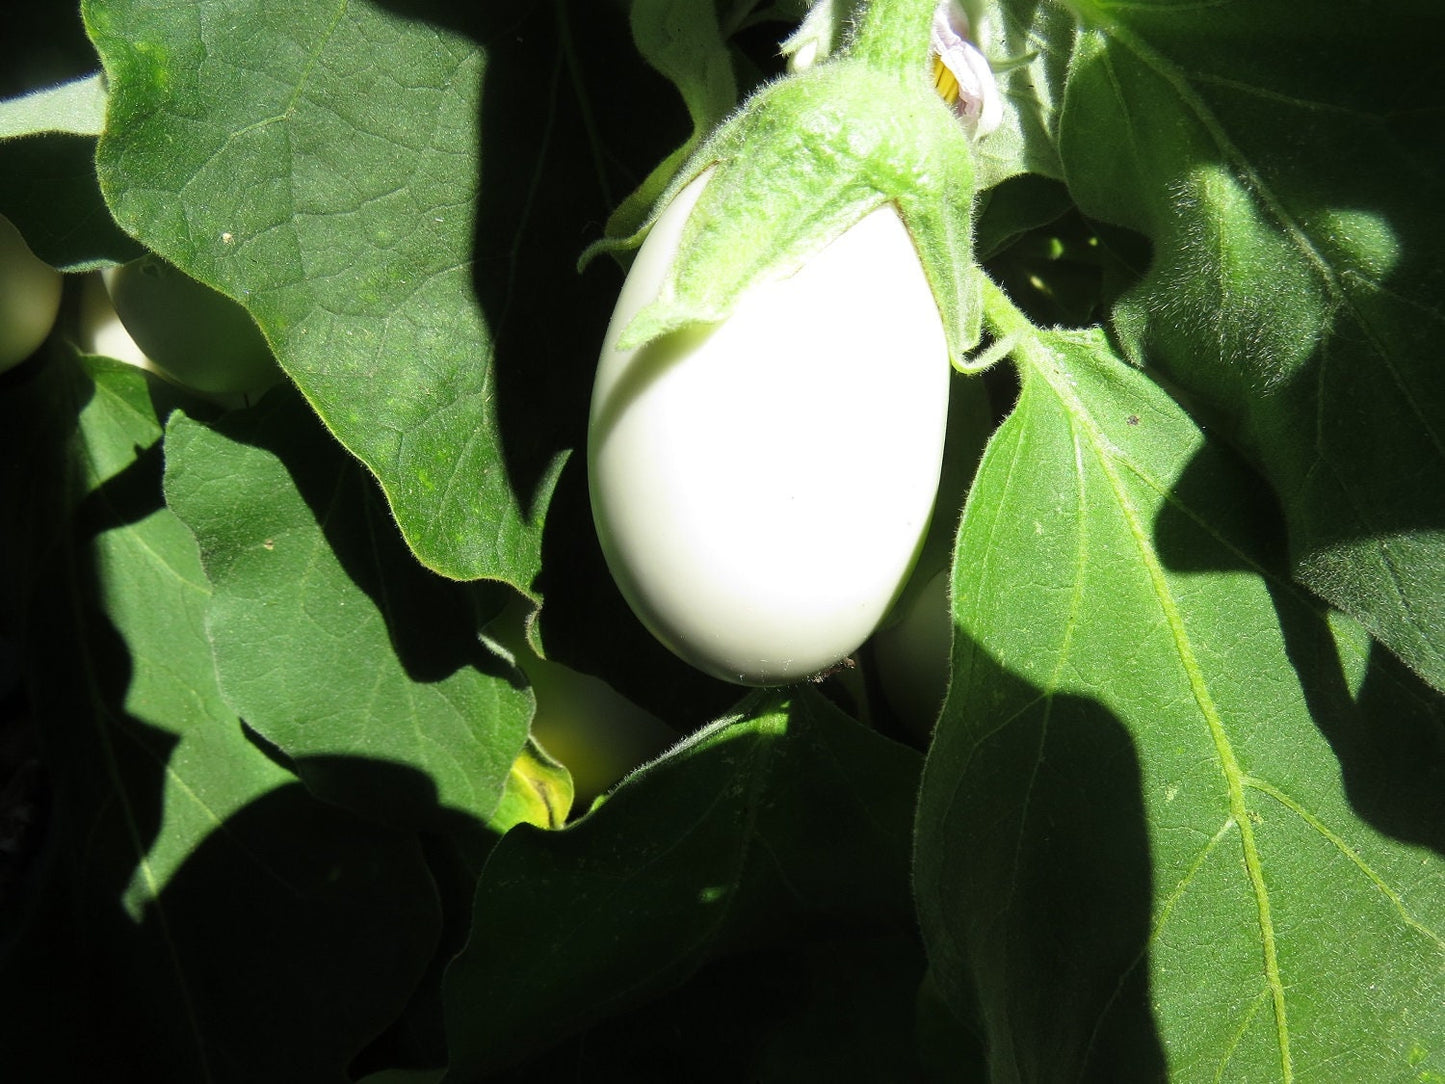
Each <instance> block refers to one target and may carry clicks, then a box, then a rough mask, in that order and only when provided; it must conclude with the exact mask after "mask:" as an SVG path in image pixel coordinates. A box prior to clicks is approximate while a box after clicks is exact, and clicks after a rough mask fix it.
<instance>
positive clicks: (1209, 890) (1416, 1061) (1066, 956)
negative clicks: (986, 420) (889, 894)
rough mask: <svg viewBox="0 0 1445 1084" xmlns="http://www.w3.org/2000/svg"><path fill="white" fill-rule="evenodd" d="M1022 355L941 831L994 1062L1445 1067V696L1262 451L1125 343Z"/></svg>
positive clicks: (1292, 1071)
mask: <svg viewBox="0 0 1445 1084" xmlns="http://www.w3.org/2000/svg"><path fill="white" fill-rule="evenodd" d="M1021 353H1022V355H1023V357H1024V360H1025V367H1024V372H1023V391H1022V395H1021V398H1020V401H1019V403H1018V406H1017V408H1016V410H1015V411H1014V413H1013V414H1012V415H1011V416H1010V418H1009V419H1008V420H1007V422H1006V423H1005V424H1004V426H1003V428H1002V429H1001V430H1000V431H999V433H998V434H997V435H996V437H995V439H994V441H993V443H992V444H991V446H990V448H989V450H988V452H987V454H986V456H985V459H984V463H983V465H982V467H981V469H980V474H979V477H978V480H977V481H976V482H975V485H974V489H973V492H972V494H971V495H970V499H969V503H968V507H967V510H966V512H965V516H964V522H963V525H962V528H961V531H960V535H959V543H958V552H957V558H956V564H955V575H954V584H953V593H954V619H955V625H956V630H955V644H954V658H953V675H954V676H953V685H952V688H951V690H950V693H949V698H948V701H947V703H946V705H945V709H944V713H943V717H942V720H941V721H940V723H939V726H938V730H937V732H936V738H935V743H934V746H933V748H932V749H931V751H930V753H929V757H928V762H927V765H926V768H925V772H924V779H923V787H922V793H921V796H920V803H919V812H918V823H917V831H918V834H917V856H916V863H917V864H916V887H917V892H918V898H919V907H920V915H921V921H922V925H923V930H924V934H925V939H926V941H927V942H928V945H929V952H930V960H931V961H932V963H933V966H934V968H935V974H936V977H937V979H938V982H939V986H940V988H941V989H942V990H943V992H944V993H945V994H946V995H947V997H948V998H949V1001H950V1003H951V1004H952V1006H953V1008H954V1010H955V1012H957V1013H958V1014H959V1015H960V1016H967V1015H970V1014H973V1015H976V1017H977V1019H978V1020H979V1021H980V1026H981V1027H982V1029H983V1031H984V1033H985V1035H986V1037H987V1045H988V1048H989V1050H990V1058H991V1061H992V1077H993V1079H1023V1080H1047V1079H1078V1078H1080V1077H1089V1078H1091V1079H1110V1080H1143V1079H1157V1078H1160V1077H1162V1076H1164V1075H1166V1072H1167V1075H1168V1078H1169V1079H1171V1080H1179V1081H1188V1080H1219V1079H1229V1080H1246V1079H1247V1080H1280V1081H1288V1080H1318V1079H1337V1080H1393V1079H1405V1078H1407V1077H1408V1078H1410V1079H1415V1078H1416V1077H1415V1074H1416V1073H1418V1072H1425V1071H1434V1072H1439V1071H1441V1070H1442V1069H1445V1043H1441V1042H1440V1036H1441V1035H1445V1003H1442V1001H1441V999H1440V996H1439V994H1440V988H1441V987H1440V981H1441V975H1442V964H1445V857H1442V856H1445V833H1442V830H1441V825H1445V788H1442V786H1441V783H1442V781H1445V741H1442V740H1441V739H1442V733H1445V730H1442V727H1445V703H1442V701H1441V698H1440V697H1439V696H1438V695H1435V694H1433V693H1431V691H1430V690H1428V689H1427V688H1426V687H1424V686H1423V685H1421V684H1420V683H1419V682H1418V681H1416V680H1415V679H1414V678H1413V677H1412V676H1411V675H1409V673H1408V671H1406V670H1404V668H1403V667H1400V666H1399V665H1398V664H1396V663H1394V661H1393V660H1392V659H1391V658H1390V656H1388V655H1387V654H1384V653H1383V652H1378V651H1375V652H1371V650H1370V649H1369V647H1368V646H1367V645H1368V640H1367V639H1364V637H1363V635H1362V634H1357V635H1356V636H1354V637H1349V636H1344V637H1343V638H1337V637H1336V635H1335V632H1334V629H1333V628H1332V625H1331V623H1330V622H1329V621H1327V620H1326V617H1325V614H1324V613H1322V609H1323V608H1322V607H1321V606H1320V605H1319V604H1318V603H1316V602H1314V601H1313V600H1312V599H1310V598H1309V597H1308V596H1306V595H1304V594H1303V593H1302V592H1301V591H1299V590H1298V589H1297V588H1295V587H1294V586H1293V585H1291V584H1290V583H1289V582H1288V580H1287V579H1285V578H1284V577H1283V576H1282V575H1281V574H1280V573H1279V572H1278V571H1277V570H1276V566H1277V565H1278V556H1277V554H1276V553H1275V552H1274V551H1273V547H1272V545H1271V542H1270V540H1271V539H1272V538H1273V537H1274V534H1273V531H1272V528H1274V516H1273V514H1272V509H1271V506H1270V505H1269V504H1268V502H1266V501H1261V500H1259V498H1258V496H1257V490H1256V489H1255V488H1254V487H1252V486H1251V476H1250V474H1249V473H1248V472H1247V470H1245V469H1244V468H1243V466H1242V465H1241V464H1240V463H1239V462H1238V461H1237V460H1236V459H1235V458H1234V457H1233V456H1232V455H1230V454H1229V453H1227V452H1225V451H1222V450H1221V449H1220V447H1219V446H1217V445H1216V444H1214V443H1212V442H1209V441H1207V440H1206V439H1205V437H1204V434H1203V433H1202V432H1201V431H1200V430H1199V429H1198V428H1197V427H1196V426H1195V425H1194V424H1193V423H1192V422H1191V421H1190V419H1189V418H1188V417H1187V416H1186V415H1185V414H1184V413H1183V412H1182V411H1181V410H1180V409H1179V407H1178V406H1177V405H1176V404H1175V403H1174V402H1173V401H1172V400H1171V399H1170V398H1169V397H1168V396H1166V395H1165V394H1164V393H1163V392H1162V391H1160V390H1159V389H1158V387H1157V386H1155V385H1153V384H1152V383H1151V382H1150V381H1149V380H1148V378H1147V377H1145V376H1144V375H1143V374H1141V373H1139V372H1138V371H1137V370H1133V369H1130V368H1129V367H1128V366H1126V365H1125V364H1124V363H1123V362H1121V361H1120V360H1118V359H1117V358H1116V357H1115V356H1114V355H1113V354H1112V353H1111V351H1110V348H1109V347H1108V345H1107V343H1106V341H1105V339H1104V337H1103V336H1102V334H1100V333H1097V332H1090V333H1079V334H1066V333H1056V334H1051V335H1047V336H1041V337H1039V338H1038V339H1036V340H1033V341H1031V342H1029V343H1027V344H1025V345H1023V346H1022V347H1021ZM1021 600H1023V603H1024V605H1026V610H1027V616H1026V617H1023V616H1021V611H1020V609H1019V605H1020V602H1021ZM1336 624H1338V622H1336ZM1341 628H1343V629H1344V630H1345V632H1346V633H1347V632H1348V627H1347V625H1345V626H1341ZM1356 628H1357V626H1356ZM1362 640H1363V642H1364V644H1365V645H1366V646H1363V647H1362V646H1361V641H1362ZM1420 1079H1424V1078H1423V1077H1421V1078H1420Z"/></svg>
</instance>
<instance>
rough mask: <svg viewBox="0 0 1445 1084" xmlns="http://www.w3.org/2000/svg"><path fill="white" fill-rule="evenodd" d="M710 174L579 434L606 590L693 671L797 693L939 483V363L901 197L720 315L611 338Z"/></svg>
mask: <svg viewBox="0 0 1445 1084" xmlns="http://www.w3.org/2000/svg"><path fill="white" fill-rule="evenodd" d="M707 178H708V174H706V173H705V174H703V175H702V177H700V178H698V180H696V181H694V182H693V183H692V184H691V185H689V186H688V187H687V188H685V189H683V190H682V192H681V193H680V194H679V195H678V196H677V198H676V199H675V200H674V201H673V203H672V204H671V205H670V206H669V207H668V208H667V209H666V210H665V211H664V212H663V214H662V215H661V217H659V219H658V220H657V222H656V224H655V225H654V226H653V228H652V231H651V233H650V234H649V235H648V237H647V240H646V241H645V242H644V244H643V245H642V248H641V249H640V250H639V252H638V254H637V258H636V261H635V262H634V264H633V266H632V269H631V271H630V273H629V274H628V276H627V281H626V283H625V284H624V285H623V288H622V293H621V296H620V297H619V299H618V303H617V308H616V310H615V312H614V313H613V316H612V323H611V325H610V327H609V328H608V331H607V336H606V339H605V340H604V342H603V345H602V356H601V361H600V363H599V366H598V371H597V378H596V383H595V385H594V388H593V398H592V411H591V420H590V431H589V438H588V473H589V483H590V486H591V494H592V511H593V517H594V519H595V521H596V525H597V533H598V536H599V538H600V540H601V543H602V549H603V552H604V554H605V555H606V558H607V562H608V565H609V567H610V568H611V571H612V574H613V577H614V578H615V579H616V581H617V584H618V587H619V588H620V589H621V591H622V594H623V596H624V597H625V598H626V599H627V601H628V603H629V604H630V605H631V607H632V609H633V610H634V612H635V613H636V614H637V616H638V617H639V618H640V619H641V620H642V623H643V624H644V625H646V626H647V627H648V629H650V630H651V632H652V633H653V635H655V636H656V637H657V638H658V639H659V640H660V641H661V642H662V643H663V644H665V645H666V646H667V647H668V648H670V649H671V650H672V651H673V652H674V653H676V654H677V655H679V656H680V657H681V658H683V659H685V660H686V661H687V662H689V663H691V664H692V665H694V666H696V667H698V668H699V669H701V670H703V671H706V672H707V673H709V674H712V675H714V676H716V677H719V678H722V679H724V680H727V681H733V682H738V683H741V684H748V685H777V684H785V683H788V682H792V681H797V680H800V679H802V678H806V677H808V676H810V675H812V674H816V673H818V672H820V671H823V670H826V669H828V668H829V667H831V666H833V665H835V664H836V663H838V662H839V661H841V660H842V659H844V658H846V657H847V656H848V655H849V654H851V653H852V652H853V651H854V650H856V649H857V648H858V646H859V645H860V644H861V643H862V642H863V641H864V640H865V639H867V637H868V636H869V634H870V633H872V632H873V630H874V628H875V627H876V626H877V625H878V623H879V621H880V620H881V619H882V618H883V617H884V615H885V614H886V613H887V612H888V609H889V606H890V605H891V604H892V602H893V601H894V599H895V598H896V597H897V595H898V592H899V591H900V589H901V588H902V586H903V584H904V583H905V581H906V580H907V579H908V574H909V571H910V570H911V568H912V567H913V563H914V560H915V558H916V556H917V553H918V548H919V544H920V541H921V539H922V538H923V536H924V532H925V530H926V528H927V527H928V522H929V516H930V514H931V512H932V508H933V500H934V495H935V492H936V490H937V487H938V477H939V466H940V462H941V460H942V455H943V442H944V431H945V424H946V420H947V414H948V389H949V376H950V373H951V371H952V370H951V367H950V365H949V360H948V349H947V344H946V341H945V337H944V330H943V323H942V319H941V318H940V316H939V312H938V308H937V305H936V303H935V301H934V298H933V294H932V292H931V290H930V288H929V285H928V281H927V279H926V278H925V276H924V273H923V269H922V267H921V265H920V263H919V259H918V256H917V253H916V251H915V249H914V245H913V242H912V240H911V238H910V236H909V233H908V230H907V229H906V227H905V226H904V225H903V222H902V220H901V219H900V218H899V216H898V214H897V212H896V211H895V209H894V208H893V206H892V205H891V204H885V205H884V206H882V207H880V208H878V209H877V210H875V211H873V212H871V213H870V214H868V215H867V216H866V217H865V218H864V219H863V220H862V221H860V222H858V223H857V224H856V225H854V226H852V227H851V228H850V229H848V230H847V231H846V232H845V233H844V234H843V235H842V236H840V237H838V238H837V239H836V240H834V241H833V242H832V243H831V244H830V245H828V247H826V248H825V249H823V250H822V251H821V252H819V253H818V254H817V255H816V256H814V257H813V258H811V259H810V260H809V261H808V262H807V263H806V264H805V265H804V266H803V267H802V268H800V269H799V270H798V271H797V272H795V273H794V274H793V275H791V276H790V277H788V278H786V279H782V280H780V281H773V282H762V283H757V284H755V285H753V286H752V287H750V288H749V289H748V290H747V291H746V292H745V293H744V295H743V296H742V298H741V300H740V301H739V303H738V304H737V306H736V309H735V310H734V312H733V313H732V315H731V316H730V317H729V318H728V319H726V320H725V321H723V322H722V323H719V324H714V325H699V326H693V327H689V328H685V329H683V330H681V331H677V332H674V333H672V334H669V335H666V336H664V337H662V338H660V339H656V340H654V341H652V342H650V343H648V344H647V345H646V346H644V347H642V348H641V349H640V350H618V349H616V347H615V343H616V342H617V339H618V337H619V335H620V333H621V331H622V329H623V328H624V327H626V326H627V324H628V323H629V322H630V321H631V319H632V318H633V316H634V315H635V314H636V313H637V312H638V311H639V310H640V309H641V308H642V307H643V306H644V305H646V304H648V303H649V302H651V301H652V300H653V299H654V297H656V296H657V294H658V290H659V287H660V285H661V283H662V282H663V279H664V277H665V274H666V272H667V269H668V267H669V266H670V264H671V263H672V262H673V260H674V259H675V258H676V255H677V252H678V249H679V245H680V239H681V236H682V232H683V226H684V224H685V223H686V221H687V218H688V215H689V214H690V213H691V211H692V209H693V207H694V205H695V204H696V202H697V199H698V197H699V195H700V194H701V192H702V189H703V186H704V185H705V184H706V183H707Z"/></svg>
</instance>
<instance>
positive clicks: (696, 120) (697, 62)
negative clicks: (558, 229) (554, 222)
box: [607, 0, 738, 237]
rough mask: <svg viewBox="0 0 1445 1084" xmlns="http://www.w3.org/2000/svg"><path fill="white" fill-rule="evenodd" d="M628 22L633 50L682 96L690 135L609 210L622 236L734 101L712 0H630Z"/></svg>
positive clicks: (611, 225) (637, 224) (613, 231)
mask: <svg viewBox="0 0 1445 1084" xmlns="http://www.w3.org/2000/svg"><path fill="white" fill-rule="evenodd" d="M630 20H631V25H632V37H633V40H634V41H635V42H636V43H637V50H638V52H640V53H641V54H642V55H643V56H644V57H645V58H646V59H647V62H648V63H649V64H651V65H652V66H653V67H654V68H656V69H657V71H658V72H659V73H660V74H661V75H663V76H665V77H666V78H667V79H668V81H669V82H671V83H672V84H673V85H674V86H676V87H677V90H678V93H679V94H680V95H681V96H682V100H683V103H684V104H685V105H686V106H687V115H688V118H689V119H690V120H691V121H692V133H691V134H690V135H689V136H688V137H687V139H686V140H685V141H684V142H683V143H682V145H681V146H679V147H678V148H677V149H676V150H674V151H673V152H672V153H671V154H669V155H668V156H667V157H666V158H664V159H663V160H662V161H661V162H660V163H658V166H657V168H656V169H654V170H653V171H652V172H651V173H649V174H648V175H647V178H646V179H645V180H644V181H643V182H642V183H641V184H640V185H638V186H637V188H636V189H635V190H634V191H633V192H632V193H631V194H630V195H629V196H628V197H627V198H626V199H625V200H623V201H622V203H621V204H620V205H619V206H618V208H617V210H616V211H614V212H613V213H612V216H611V217H610V218H609V219H608V220H607V235H608V236H609V237H627V236H630V235H631V234H633V233H636V232H637V230H638V229H640V228H641V227H642V224H643V223H644V222H646V221H647V218H648V215H649V214H650V213H651V211H652V209H653V206H654V205H655V204H656V203H657V200H658V197H659V196H661V195H662V193H663V191H664V190H665V189H666V188H667V186H668V183H669V182H670V181H671V180H672V178H673V175H674V174H675V173H676V172H677V170H678V168H679V167H681V165H682V164H683V162H685V161H686V160H687V157H688V155H690V154H691V153H692V152H693V149H694V148H695V147H696V146H697V145H698V144H699V143H701V142H702V140H703V138H704V137H705V136H706V135H707V134H708V133H709V132H711V131H712V130H713V128H714V127H716V125H717V124H718V123H719V122H720V121H721V120H722V119H723V118H724V117H725V116H727V114H728V113H729V112H731V110H732V109H733V107H734V106H735V105H737V101H738V88H737V80H736V79H735V78H734V76H733V68H732V60H731V58H730V56H729V54H728V48H727V43H726V42H725V41H724V40H723V35H722V30H721V29H720V28H719V26H718V21H717V10H716V8H715V6H714V2H713V0H633V3H632V5H631V10H630Z"/></svg>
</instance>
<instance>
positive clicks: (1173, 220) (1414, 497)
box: [1059, 0, 1445, 688]
mask: <svg viewBox="0 0 1445 1084" xmlns="http://www.w3.org/2000/svg"><path fill="white" fill-rule="evenodd" d="M1073 6H1074V7H1075V8H1076V9H1077V10H1078V12H1079V14H1080V18H1081V20H1082V22H1083V24H1084V27H1085V29H1084V30H1083V32H1082V35H1081V37H1080V39H1079V46H1078V49H1077V52H1076V54H1075V57H1074V63H1073V68H1072V73H1071V78H1070V81H1069V87H1068V93H1067V96H1066V99H1065V104H1064V113H1063V117H1062V119H1061V122H1060V126H1059V134H1060V148H1061V154H1062V157H1063V161H1064V167H1065V175H1066V178H1067V180H1068V184H1069V187H1070V189H1071V190H1072V191H1073V193H1074V195H1075V197H1076V198H1077V199H1078V201H1079V204H1080V206H1081V207H1082V208H1083V210H1084V211H1085V213H1087V214H1091V215H1095V216H1097V217H1100V218H1103V219H1106V220H1108V221H1112V222H1118V223H1122V224H1125V225H1128V226H1132V227H1134V228H1137V229H1139V230H1141V231H1143V232H1144V233H1146V234H1147V235H1148V236H1149V237H1150V239H1151V240H1152V241H1153V243H1154V248H1155V258H1154V262H1153V264H1152V266H1151V267H1150V270H1149V274H1148V275H1147V277H1146V278H1145V279H1144V281H1143V282H1142V283H1140V284H1139V286H1138V288H1137V289H1136V290H1134V291H1132V292H1131V293H1130V294H1128V295H1127V296H1126V297H1125V298H1124V299H1123V300H1122V302H1121V303H1120V305H1119V306H1118V308H1117V310H1116V312H1115V325H1116V328H1117V331H1118V334H1119V336H1120V338H1121V340H1122V342H1123V343H1124V345H1125V348H1126V350H1127V351H1128V354H1129V357H1130V359H1131V360H1132V361H1134V362H1135V363H1136V364H1140V365H1144V366H1148V367H1152V368H1157V369H1159V370H1160V371H1161V372H1164V373H1166V374H1167V375H1168V376H1169V377H1170V378H1171V379H1172V380H1174V381H1176V382H1177V383H1178V384H1179V385H1181V386H1182V387H1183V388H1184V389H1185V390H1186V391H1187V392H1188V393H1189V394H1191V395H1192V396H1193V397H1194V398H1195V399H1196V400H1197V401H1198V403H1199V404H1200V406H1201V408H1204V409H1213V410H1217V411H1220V412H1222V413H1223V415H1224V417H1225V418H1226V419H1227V422H1228V428H1229V430H1231V431H1232V432H1234V433H1235V434H1237V436H1238V437H1239V439H1240V440H1242V442H1243V444H1244V445H1245V447H1247V448H1248V450H1249V452H1250V454H1251V456H1252V457H1253V458H1254V460H1255V461H1256V462H1257V463H1258V464H1259V465H1260V467H1261V468H1262V470H1263V472H1264V473H1265V475H1266V476H1267V477H1268V478H1269V480H1270V482H1271V483H1272V484H1273V486H1274V488H1275V491H1276V492H1277V493H1278V494H1279V496H1280V499H1281V500H1282V501H1283V503H1284V510H1285V516H1286V519H1287V522H1288V526H1289V532H1290V557H1291V561H1292V566H1293V572H1294V575H1295V576H1296V577H1297V578H1298V579H1299V580H1300V581H1301V582H1303V583H1305V584H1306V585H1308V586H1309V587H1310V588H1311V589H1312V590H1314V591H1316V592H1318V593H1319V594H1320V595H1321V596H1322V597H1324V598H1325V599H1327V600H1328V601H1330V602H1331V603H1333V604H1334V605H1336V606H1338V607H1340V608H1341V609H1344V610H1346V611H1347V612H1349V613H1351V614H1353V615H1354V616H1355V617H1357V618H1358V619H1359V620H1360V621H1362V622H1363V623H1364V624H1365V626H1366V627H1367V628H1369V630H1370V631H1371V633H1373V634H1374V635H1375V636H1376V637H1378V638H1379V639H1380V640H1381V641H1382V642H1383V643H1384V644H1385V645H1386V646H1388V647H1389V648H1390V650H1392V651H1394V652H1395V653H1396V654H1397V655H1399V656H1400V658H1402V659H1404V660H1405V661H1406V662H1407V663H1408V664H1409V665H1410V666H1411V667H1412V668H1414V669H1415V670H1416V671H1417V672H1418V673H1419V674H1421V675H1422V676H1423V677H1424V678H1425V679H1426V680H1427V681H1429V682H1430V683H1431V684H1433V685H1435V686H1436V687H1437V688H1445V606H1442V605H1441V604H1440V600H1441V599H1442V598H1445V532H1442V527H1445V486H1441V485H1440V484H1439V480H1440V478H1441V477H1442V476H1445V369H1442V368H1441V366H1440V365H1439V364H1438V350H1437V344H1438V342H1439V341H1440V339H1441V337H1442V335H1445V320H1442V317H1441V315H1440V309H1439V304H1438V302H1439V294H1440V284H1441V282H1442V281H1445V272H1442V265H1441V258H1442V257H1441V253H1442V251H1445V226H1442V219H1441V217H1440V215H1439V214H1438V213H1437V210H1436V207H1435V203H1434V201H1433V200H1432V199H1430V198H1428V197H1426V196H1425V194H1426V193H1431V192H1433V191H1436V190H1438V189H1439V187H1440V185H1441V182H1442V177H1445V153H1442V148H1445V141H1442V140H1441V139H1440V138H1439V132H1438V129H1439V120H1438V117H1439V116H1440V109H1441V103H1442V97H1441V94H1440V91H1439V79H1438V64H1437V63H1436V61H1435V53H1434V48H1433V44H1432V43H1433V42H1434V40H1435V39H1436V38H1437V37H1438V36H1439V34H1440V32H1441V31H1442V30H1445V19H1442V9H1441V8H1440V7H1439V5H1437V4H1433V3H1413V4H1404V5H1399V6H1396V7H1393V8H1391V9H1390V10H1389V11H1382V12H1380V13H1378V15H1377V16H1376V17H1372V18H1367V19H1363V20H1362V19H1359V18H1357V17H1356V16H1357V15H1358V11H1357V9H1355V8H1353V7H1349V6H1346V5H1343V4H1333V5H1326V6H1324V7H1319V6H1316V7H1314V8H1312V9H1311V11H1310V13H1309V15H1308V16H1307V17H1301V15H1300V13H1299V9H1298V7H1297V6H1296V5H1294V4H1291V3H1288V2H1286V0H1269V2H1264V3H1251V4H1247V5H1245V4H1228V5H1225V7H1224V8H1220V7H1195V8H1188V9H1177V8H1175V7H1172V6H1171V7H1167V8H1161V7H1150V6H1139V5H1132V6H1131V5H1118V6H1116V5H1114V4H1112V3H1108V2H1102V0H1101V2H1092V0H1087V2H1086V0H1078V2H1077V3H1075V4H1074V5H1073Z"/></svg>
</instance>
